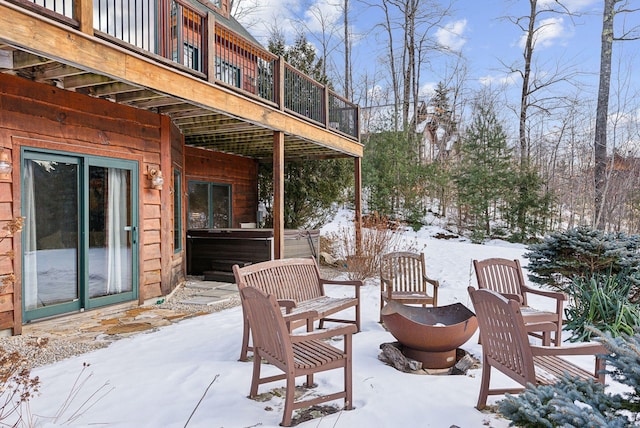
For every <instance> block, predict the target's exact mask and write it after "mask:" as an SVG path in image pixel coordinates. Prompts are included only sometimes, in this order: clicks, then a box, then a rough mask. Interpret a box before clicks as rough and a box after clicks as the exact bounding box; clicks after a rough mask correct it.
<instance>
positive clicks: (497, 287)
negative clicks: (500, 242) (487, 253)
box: [473, 258, 527, 306]
mask: <svg viewBox="0 0 640 428" xmlns="http://www.w3.org/2000/svg"><path fill="white" fill-rule="evenodd" d="M473 266H474V268H475V272H476V278H477V280H478V288H486V289H489V290H493V291H495V292H496V293H500V294H502V295H503V296H505V297H507V298H510V299H515V300H518V301H519V302H520V303H521V304H522V305H525V306H526V305H527V296H526V293H524V292H523V291H522V286H523V285H524V283H525V282H524V276H523V274H522V267H521V266H520V262H519V261H518V260H517V259H515V260H508V259H501V258H491V259H485V260H474V261H473Z"/></svg>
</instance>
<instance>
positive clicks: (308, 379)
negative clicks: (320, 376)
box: [304, 373, 313, 388]
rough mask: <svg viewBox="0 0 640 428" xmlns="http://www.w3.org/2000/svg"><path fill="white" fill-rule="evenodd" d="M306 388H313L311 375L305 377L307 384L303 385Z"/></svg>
mask: <svg viewBox="0 0 640 428" xmlns="http://www.w3.org/2000/svg"><path fill="white" fill-rule="evenodd" d="M304 386H306V387H307V388H313V373H310V374H308V375H307V383H305V384H304Z"/></svg>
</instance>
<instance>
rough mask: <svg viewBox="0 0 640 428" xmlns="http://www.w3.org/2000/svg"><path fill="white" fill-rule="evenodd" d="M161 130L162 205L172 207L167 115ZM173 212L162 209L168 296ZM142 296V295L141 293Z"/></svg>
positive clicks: (163, 280) (163, 262)
mask: <svg viewBox="0 0 640 428" xmlns="http://www.w3.org/2000/svg"><path fill="white" fill-rule="evenodd" d="M160 118H161V129H160V171H162V172H163V174H164V180H165V183H166V184H165V185H164V187H163V189H162V190H159V192H160V205H161V206H162V207H171V206H173V203H172V195H171V192H170V191H169V189H170V188H171V185H170V183H171V179H172V178H173V171H172V165H171V127H172V126H173V125H172V124H171V118H170V117H169V116H166V115H161V116H160ZM172 225H173V210H171V209H161V210H160V245H161V247H160V265H161V266H162V271H161V275H160V281H161V282H160V289H161V290H162V294H163V295H167V294H169V293H170V292H171V270H172V269H171V266H172V265H173V263H172V255H173V239H171V237H172V236H173V235H172V234H173V228H172ZM140 294H142V293H140Z"/></svg>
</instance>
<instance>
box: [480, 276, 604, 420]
mask: <svg viewBox="0 0 640 428" xmlns="http://www.w3.org/2000/svg"><path fill="white" fill-rule="evenodd" d="M468 291H469V295H470V296H471V301H472V302H473V307H474V309H475V311H476V317H477V318H478V325H479V327H480V337H481V338H482V381H481V387H480V395H479V397H478V404H477V408H478V410H482V409H483V408H484V407H485V406H486V404H487V397H488V396H489V395H502V394H506V393H511V394H515V393H519V392H521V391H523V390H524V386H526V385H527V384H528V383H531V384H533V385H552V384H554V383H556V382H557V381H558V380H559V378H560V376H562V374H564V373H567V374H569V375H571V376H578V377H580V378H582V379H593V380H596V381H598V382H601V383H604V380H605V375H604V372H603V370H604V359H602V358H600V357H599V355H603V354H606V353H607V351H606V349H605V348H604V346H602V345H601V344H599V343H598V344H595V343H587V344H578V345H575V346H564V347H558V346H537V345H531V344H530V343H529V339H528V335H527V329H526V327H525V325H524V321H523V319H522V312H521V309H522V307H521V306H520V303H519V302H518V301H516V300H509V299H506V298H505V297H504V296H502V295H500V294H498V293H496V292H494V291H492V290H487V289H479V290H476V289H475V288H473V287H469V288H468ZM548 324H552V323H551V322H548ZM568 355H594V356H595V357H596V358H595V369H594V371H593V373H591V372H589V371H587V370H584V369H582V368H581V367H578V366H576V365H574V364H573V363H570V362H569V361H567V360H566V359H564V358H561V356H568ZM491 368H495V369H497V370H499V371H501V372H502V373H504V374H505V375H507V376H509V377H510V378H511V379H513V380H515V381H516V382H518V383H519V384H521V385H522V387H518V388H495V389H491V388H489V380H490V377H491Z"/></svg>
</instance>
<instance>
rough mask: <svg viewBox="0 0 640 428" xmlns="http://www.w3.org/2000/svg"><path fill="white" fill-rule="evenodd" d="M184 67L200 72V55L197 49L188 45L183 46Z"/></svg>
mask: <svg viewBox="0 0 640 428" xmlns="http://www.w3.org/2000/svg"><path fill="white" fill-rule="evenodd" d="M183 64H184V65H186V66H187V67H189V68H190V69H192V70H198V71H202V70H201V68H200V53H199V52H198V48H197V47H195V46H192V45H190V44H188V43H185V44H184V63H183Z"/></svg>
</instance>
